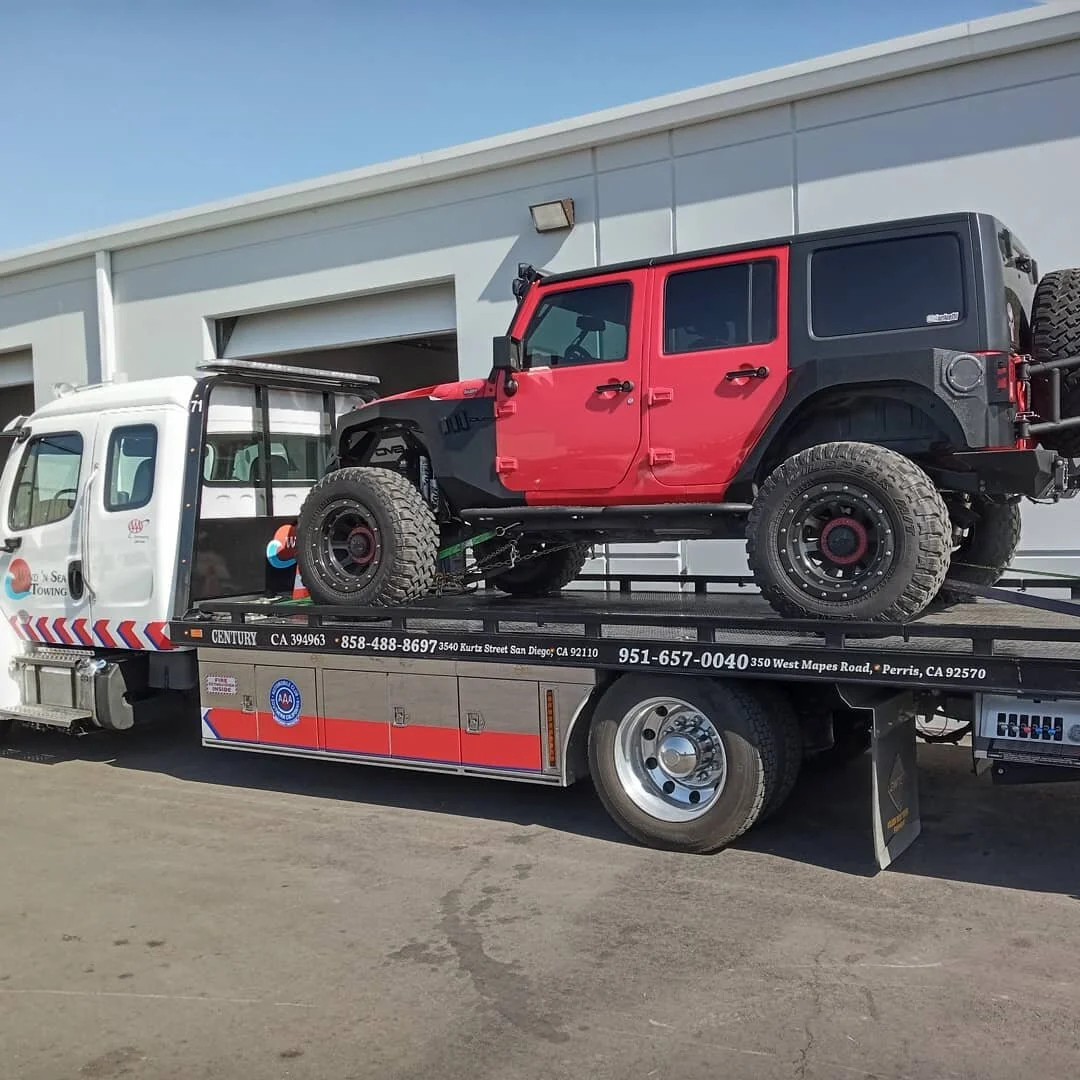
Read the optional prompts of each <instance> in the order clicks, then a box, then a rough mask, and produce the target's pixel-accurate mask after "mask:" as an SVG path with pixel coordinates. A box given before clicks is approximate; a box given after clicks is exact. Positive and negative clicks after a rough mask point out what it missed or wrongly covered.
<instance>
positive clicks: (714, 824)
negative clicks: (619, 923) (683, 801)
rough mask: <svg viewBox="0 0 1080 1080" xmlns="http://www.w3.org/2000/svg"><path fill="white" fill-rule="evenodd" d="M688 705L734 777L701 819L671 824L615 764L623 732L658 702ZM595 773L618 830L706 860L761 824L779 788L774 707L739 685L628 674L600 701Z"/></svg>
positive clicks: (592, 744) (592, 733) (592, 741)
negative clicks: (629, 787)
mask: <svg viewBox="0 0 1080 1080" xmlns="http://www.w3.org/2000/svg"><path fill="white" fill-rule="evenodd" d="M658 697H659V698H663V697H671V698H672V699H676V700H681V701H684V702H686V703H687V704H689V705H691V706H693V707H694V708H695V709H698V710H700V711H701V712H702V713H703V714H704V715H705V716H708V717H709V719H710V720H711V722H712V724H713V725H714V727H715V728H716V730H717V732H718V734H719V736H720V738H721V739H722V740H723V743H724V752H725V754H726V756H727V774H726V777H725V780H724V785H723V787H722V789H721V791H720V794H719V795H718V796H717V798H716V802H715V803H713V805H712V806H710V808H709V809H708V810H707V811H705V813H704V814H702V815H701V816H700V817H697V818H695V819H693V820H690V821H665V820H662V819H661V818H659V817H657V816H654V815H653V814H650V813H648V812H646V811H645V810H644V809H642V807H641V806H639V805H638V804H637V803H636V802H635V801H634V800H633V799H632V798H631V797H630V795H629V794H628V793H627V791H626V789H625V787H624V786H623V783H622V781H621V780H620V778H619V773H618V771H617V768H616V765H615V754H616V745H617V737H618V733H619V728H620V725H621V724H622V723H624V722H625V721H626V718H627V717H629V716H630V715H631V714H632V712H633V710H634V709H635V708H636V706H638V705H639V704H641V703H642V702H644V701H646V700H647V699H651V698H658ZM589 772H590V774H591V775H592V779H593V783H594V785H595V787H596V791H597V794H598V795H599V797H600V801H601V802H602V803H603V804H604V808H605V809H606V810H607V812H608V813H609V814H610V815H611V817H612V818H613V819H614V821H615V822H616V824H617V825H619V827H620V828H621V829H623V831H624V832H626V833H627V834H628V835H630V836H632V837H633V838H634V839H635V840H637V841H639V842H640V843H642V844H645V845H646V846H648V847H655V848H663V849H665V850H669V851H687V852H693V853H696V854H707V853H709V852H713V851H719V850H720V849H721V848H724V847H726V846H727V845H728V844H730V843H731V842H732V841H734V840H736V839H738V837H740V836H741V835H742V834H743V833H745V832H746V830H747V829H749V828H750V827H751V826H752V825H754V824H755V822H757V821H758V820H759V818H760V817H761V814H762V812H763V811H764V809H765V807H766V805H768V804H769V802H770V800H771V799H772V798H773V797H774V793H775V791H776V789H777V785H778V783H779V781H780V776H779V762H778V759H777V739H776V735H775V733H774V731H773V728H772V725H771V722H770V719H769V712H768V708H767V706H766V705H765V704H764V703H763V701H762V699H761V698H760V697H759V696H757V695H756V694H754V693H753V692H751V691H750V690H748V689H747V688H744V687H742V686H741V685H740V684H739V683H738V682H736V681H730V682H729V681H726V680H715V681H714V680H711V679H704V678H696V677H693V676H689V675H684V676H678V677H675V676H671V675H655V676H641V675H625V676H623V677H622V678H621V679H619V680H618V681H617V682H615V683H614V684H613V685H612V686H611V687H610V688H609V689H608V690H607V691H605V693H604V695H603V696H602V697H601V698H600V700H599V702H597V705H596V709H595V711H594V712H593V716H592V722H591V723H590V725H589Z"/></svg>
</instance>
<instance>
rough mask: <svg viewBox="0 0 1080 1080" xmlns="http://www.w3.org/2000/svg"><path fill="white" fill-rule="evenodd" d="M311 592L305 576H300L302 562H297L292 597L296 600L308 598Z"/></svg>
mask: <svg viewBox="0 0 1080 1080" xmlns="http://www.w3.org/2000/svg"><path fill="white" fill-rule="evenodd" d="M310 596H311V593H309V592H308V591H307V586H306V585H305V584H304V581H303V578H301V577H300V564H299V563H297V564H296V576H295V577H294V578H293V587H292V598H293V599H294V600H307V599H308V598H309V597H310Z"/></svg>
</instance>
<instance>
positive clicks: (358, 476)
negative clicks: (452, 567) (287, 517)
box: [297, 468, 439, 606]
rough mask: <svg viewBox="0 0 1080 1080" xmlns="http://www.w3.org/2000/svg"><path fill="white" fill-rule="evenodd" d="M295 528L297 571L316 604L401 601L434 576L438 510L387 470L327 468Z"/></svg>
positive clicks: (415, 594)
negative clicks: (334, 469)
mask: <svg viewBox="0 0 1080 1080" xmlns="http://www.w3.org/2000/svg"><path fill="white" fill-rule="evenodd" d="M297 534H298V538H297V549H298V558H299V563H300V576H301V577H302V578H303V581H304V584H305V585H306V586H307V589H308V592H310V594H311V598H312V600H314V601H315V603H316V604H339V605H340V604H372V605H376V606H385V605H389V604H400V603H404V602H405V601H407V600H412V599H415V598H416V597H418V596H422V595H424V593H426V592H428V591H429V590H430V588H431V586H432V584H433V582H434V580H435V560H436V557H437V555H438V549H439V529H438V525H437V524H436V522H435V515H434V514H433V513H432V512H431V508H430V507H429V506H428V504H427V503H426V502H424V498H423V496H422V495H421V494H420V492H419V491H417V489H416V488H415V487H414V486H413V485H412V484H411V483H409V481H408V480H407V479H405V477H403V476H400V475H399V474H398V473H395V472H391V471H390V470H389V469H380V468H351V469H338V470H337V471H335V472H331V473H328V474H327V475H326V476H324V477H323V478H322V479H321V480H320V481H319V482H318V483H317V484H316V485H315V486H314V487H313V488H312V489H311V491H310V493H309V494H308V497H307V498H306V499H305V500H304V504H303V506H301V507H300V517H299V520H298V522H297Z"/></svg>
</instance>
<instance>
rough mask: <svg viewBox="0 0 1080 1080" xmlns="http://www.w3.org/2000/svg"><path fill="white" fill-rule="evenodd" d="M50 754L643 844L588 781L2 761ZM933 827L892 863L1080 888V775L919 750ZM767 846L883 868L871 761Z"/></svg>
mask: <svg viewBox="0 0 1080 1080" xmlns="http://www.w3.org/2000/svg"><path fill="white" fill-rule="evenodd" d="M5 759H6V760H8V761H18V762H22V763H26V764H28V765H31V764H39V765H53V766H56V765H63V764H64V763H65V762H70V761H87V762H100V763H101V764H104V765H109V766H111V767H115V768H122V769H131V770H136V771H141V772H149V773H161V774H163V775H167V776H172V777H175V778H177V779H180V780H184V781H190V782H193V783H200V784H215V785H221V786H227V787H236V788H248V789H254V790H263V791H281V792H286V793H289V794H294V795H304V796H310V797H314V798H323V799H341V800H345V801H350V802H356V803H362V804H366V805H371V806H386V807H401V808H403V809H413V810H423V811H428V812H434V813H444V814H451V815H454V816H458V817H473V818H478V819H491V820H499V821H506V822H510V823H513V824H518V825H540V826H542V827H544V828H549V829H554V830H557V831H560V832H565V833H569V834H576V835H581V836H588V837H592V838H595V839H601V840H605V841H610V842H613V843H632V841H630V840H628V839H627V838H626V837H625V836H624V835H623V834H622V832H621V831H620V830H619V829H618V828H617V827H616V826H615V825H614V824H613V823H612V822H611V820H610V819H609V818H608V817H607V814H606V813H605V811H604V810H603V808H602V807H601V805H600V803H599V800H598V799H597V798H596V796H595V794H594V792H593V791H592V788H591V786H590V785H589V784H588V783H584V784H578V785H576V786H575V787H572V788H570V789H569V790H559V789H555V788H544V787H534V786H532V785H529V784H513V783H508V782H506V781H500V780H486V779H482V778H476V777H460V776H453V775H439V774H434V773H420V772H409V771H406V770H398V769H384V768H377V767H364V766H360V765H350V764H347V763H335V762H326V761H314V760H307V759H301V758H286V757H274V756H270V755H262V754H254V753H244V752H236V751H214V750H209V749H204V748H203V747H202V746H201V744H200V743H199V739H198V731H197V729H196V730H194V731H193V730H192V729H191V728H189V727H188V726H187V725H186V724H182V725H181V724H171V725H168V726H165V725H162V726H160V727H155V728H147V729H144V730H141V731H139V730H137V731H134V732H132V733H130V734H128V735H109V734H107V733H104V732H102V733H95V734H92V735H88V736H85V737H83V738H79V739H69V738H67V737H65V736H61V735H54V734H51V733H44V732H35V731H28V730H18V729H17V730H16V731H15V732H13V734H12V736H11V738H10V740H9V743H8V744H7V745H6V746H3V747H0V760H5ZM919 780H920V796H921V804H922V821H923V832H922V836H921V837H920V838H919V839H918V840H916V842H915V844H914V845H913V847H912V848H911V849H910V850H908V851H907V852H905V853H904V854H903V855H902V856H901V857H900V858H899V860H898V861H897V862H896V863H894V864H893V866H892V867H891V868H890V870H889V871H888V872H889V873H903V874H914V875H921V876H925V877H933V878H941V879H947V880H953V881H961V882H972V883H977V884H983V885H994V886H998V887H1002V888H1010V889H1023V890H1031V891H1035V892H1046V893H1059V894H1065V895H1069V896H1073V897H1076V898H1078V899H1080V859H1077V851H1078V847H1077V830H1078V826H1080V784H1036V785H1027V786H1021V787H995V786H993V785H992V784H991V782H990V780H989V777H986V776H983V777H976V776H975V775H974V774H973V773H972V771H971V758H970V754H969V752H968V751H966V750H964V749H960V748H956V747H948V746H926V745H921V746H920V747H919ZM738 847H739V849H740V850H742V851H747V852H759V853H761V854H767V855H770V856H773V857H776V858H780V859H787V860H791V861H793V862H800V863H806V864H808V865H813V866H820V867H823V868H825V869H829V870H835V871H838V872H840V873H844V874H852V875H857V876H872V875H873V874H875V873H876V872H877V868H876V865H875V863H874V860H873V849H872V842H871V834H870V770H869V758H868V757H864V758H863V759H861V760H860V761H856V762H854V763H852V764H851V765H850V766H848V767H847V768H846V769H842V770H832V771H824V770H822V771H818V770H815V769H810V768H808V769H805V770H804V772H803V775H802V778H801V779H800V782H799V785H798V787H797V788H796V790H795V792H794V794H793V795H792V797H791V799H790V800H789V802H788V804H787V805H786V806H785V807H784V808H783V809H782V810H781V811H780V813H779V814H777V815H776V817H775V818H774V819H773V820H771V821H769V822H766V823H764V824H763V825H760V826H759V827H758V828H756V829H755V830H754V831H753V832H751V833H750V834H749V835H748V836H746V837H745V838H744V839H743V840H742V841H740V842H739V844H738Z"/></svg>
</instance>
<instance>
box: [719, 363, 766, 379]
mask: <svg viewBox="0 0 1080 1080" xmlns="http://www.w3.org/2000/svg"><path fill="white" fill-rule="evenodd" d="M768 377H769V369H768V368H767V367H756V368H752V367H744V368H736V369H735V370H734V371H729V372H728V373H727V374H726V375H725V376H724V378H725V379H727V381H728V382H734V381H735V380H736V379H767V378H768Z"/></svg>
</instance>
